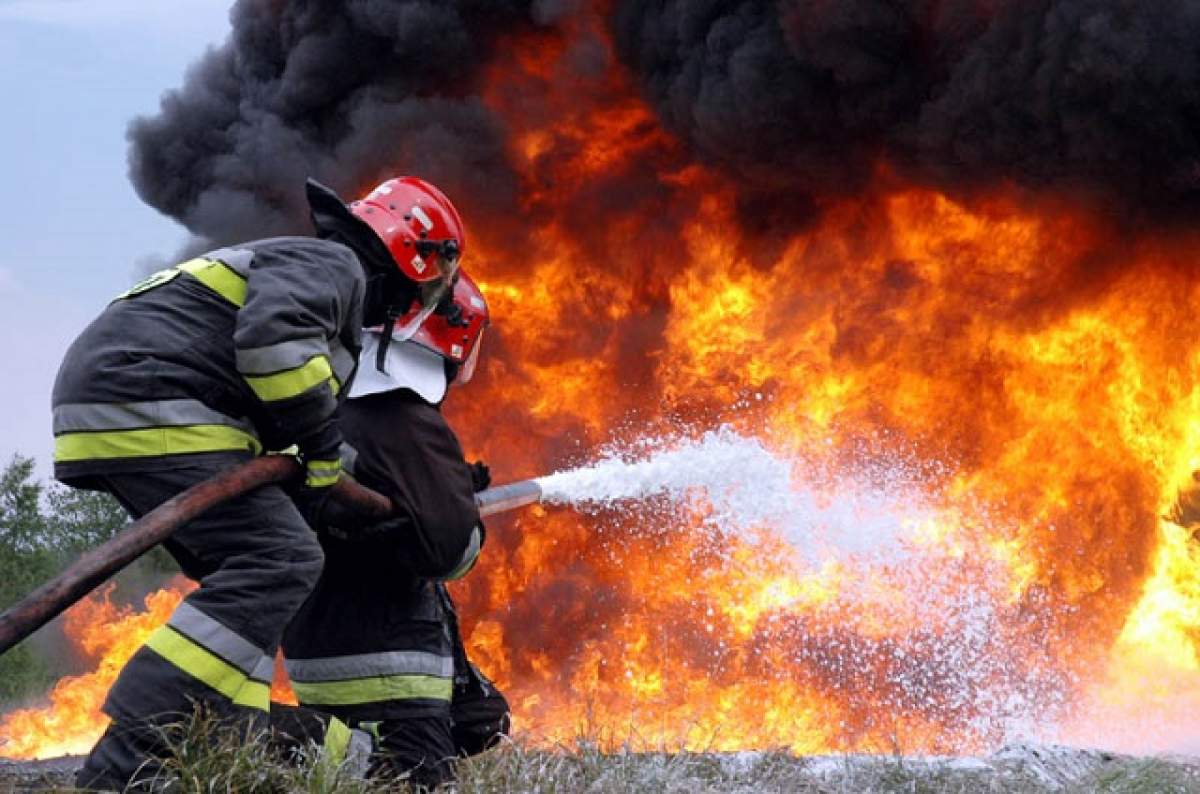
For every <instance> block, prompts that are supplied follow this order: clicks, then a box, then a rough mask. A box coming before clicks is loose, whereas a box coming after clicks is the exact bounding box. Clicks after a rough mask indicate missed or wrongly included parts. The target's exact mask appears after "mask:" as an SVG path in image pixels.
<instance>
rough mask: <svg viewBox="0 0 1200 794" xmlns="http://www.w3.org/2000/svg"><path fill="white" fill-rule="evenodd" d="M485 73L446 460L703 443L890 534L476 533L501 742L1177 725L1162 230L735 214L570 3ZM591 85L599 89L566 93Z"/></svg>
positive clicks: (1191, 458) (45, 749)
mask: <svg viewBox="0 0 1200 794" xmlns="http://www.w3.org/2000/svg"><path fill="white" fill-rule="evenodd" d="M498 50H499V51H502V52H505V53H511V57H504V58H501V59H499V60H498V61H497V62H496V63H495V64H493V66H492V67H490V69H489V71H488V72H487V74H486V78H485V80H484V81H483V84H482V86H481V89H480V90H481V96H482V98H483V101H484V102H485V104H486V105H487V106H488V107H489V108H490V109H492V110H494V111H495V112H496V113H497V114H499V115H500V116H501V117H502V118H503V119H504V121H505V122H506V124H507V126H508V128H509V131H510V139H509V147H510V152H509V159H510V161H511V163H512V164H513V166H514V168H515V169H516V171H517V175H518V177H519V182H520V206H519V207H517V208H515V210H514V211H512V212H510V213H504V214H496V215H494V216H488V215H482V216H477V217H470V218H469V219H468V222H469V226H470V229H471V244H470V251H469V253H468V262H467V264H466V267H467V268H468V269H470V270H471V271H472V273H473V274H474V275H476V276H477V277H478V278H479V280H480V282H481V284H482V286H483V287H484V290H485V292H486V294H487V296H488V299H489V301H490V303H491V307H492V312H493V316H494V317H495V319H496V324H495V328H494V332H490V333H489V336H488V339H487V342H486V344H487V345H488V348H487V350H486V351H485V361H484V363H483V366H482V368H481V371H480V374H479V375H478V376H477V379H476V381H475V382H474V383H472V384H471V385H470V386H468V387H467V388H466V389H464V390H462V391H460V392H456V393H455V394H454V395H453V396H452V397H451V398H450V399H449V400H448V402H447V412H448V413H449V414H450V416H451V420H452V422H453V423H454V424H455V426H456V427H457V428H458V430H459V433H460V435H461V436H462V437H463V439H464V441H465V442H466V443H467V444H468V446H469V448H470V449H471V450H472V453H473V455H477V456H479V457H482V458H484V459H486V460H488V462H489V463H490V464H491V466H492V469H493V471H495V472H496V473H497V475H498V476H499V477H502V478H503V479H517V478H521V477H530V476H537V475H541V474H545V473H547V472H549V471H551V470H554V469H559V468H563V467H565V466H569V465H572V464H574V463H578V462H580V461H585V460H587V459H588V458H589V457H590V456H591V454H592V452H593V451H594V450H596V449H597V448H599V447H600V446H602V445H604V444H609V443H612V442H621V441H630V440H633V439H636V438H639V437H642V436H644V435H661V436H668V437H669V436H671V435H672V434H675V435H676V436H678V435H684V436H686V435H688V434H689V433H696V432H700V431H703V430H707V429H710V428H713V427H717V426H720V425H725V426H728V427H730V428H733V429H734V430H735V431H737V432H739V433H742V434H745V435H748V436H753V437H756V438H759V439H761V440H762V441H763V442H764V443H765V444H767V445H768V446H770V447H771V449H772V450H773V451H774V452H775V453H777V454H778V455H779V456H781V457H783V458H785V459H787V460H789V461H791V462H792V465H793V471H792V477H793V481H794V483H796V486H797V488H803V489H808V490H809V491H811V493H812V494H813V499H814V500H815V502H817V503H820V504H823V505H833V506H837V505H841V504H847V503H852V502H854V500H855V499H857V498H859V497H861V496H863V495H867V496H872V497H873V498H874V496H876V495H879V494H882V495H883V496H882V497H880V498H881V499H882V500H883V501H884V502H886V506H885V507H886V509H885V510H884V512H885V513H887V518H888V521H887V522H883V523H880V522H878V521H875V520H874V519H872V518H871V517H870V516H867V515H865V514H864V515H863V516H859V517H855V516H853V515H851V516H850V517H849V518H848V519H846V520H847V521H848V522H849V525H850V528H851V529H853V528H854V526H856V524H855V522H856V521H860V520H861V525H860V526H861V527H862V528H863V529H862V531H861V532H859V533H857V534H855V533H853V532H851V533H850V536H851V539H852V540H853V541H854V543H853V544H850V545H846V544H844V543H842V544H841V545H839V542H835V541H831V540H828V539H825V538H823V537H822V535H821V531H822V528H821V527H820V526H816V525H814V526H812V527H809V528H808V529H809V530H811V531H806V533H802V534H800V535H799V536H797V535H794V534H793V535H788V534H787V533H784V532H782V531H780V529H779V528H778V527H774V526H769V525H764V526H754V527H746V528H740V531H737V532H713V531H711V528H710V527H709V525H708V524H707V522H706V521H705V508H704V506H703V505H689V506H687V507H682V508H677V509H656V510H654V511H653V512H651V511H643V510H639V509H630V510H622V509H614V510H609V511H604V512H601V513H599V514H597V515H582V514H580V513H577V512H575V511H571V510H567V509H564V508H535V509H531V510H528V511H525V512H523V513H521V514H519V515H516V516H510V517H497V518H496V519H493V520H491V521H490V522H489V534H488V542H487V545H486V548H485V552H484V555H483V561H482V562H481V564H480V566H479V567H478V568H477V569H476V571H475V572H474V573H472V575H471V576H470V577H468V579H467V580H466V581H464V582H462V583H461V584H458V585H456V586H455V588H456V596H457V597H458V599H459V602H460V613H461V616H462V622H463V628H464V631H465V634H466V637H467V640H468V646H469V650H470V652H471V654H472V656H473V658H475V660H476V661H478V662H479V663H480V665H481V666H482V667H483V668H484V669H485V671H487V672H488V673H489V675H491V676H493V677H494V678H495V679H496V681H497V683H498V684H499V685H500V686H501V688H503V689H504V690H505V691H506V693H507V694H508V696H509V700H510V702H511V703H512V705H513V708H514V722H515V724H516V725H517V726H518V727H519V729H520V730H521V731H523V732H524V735H525V736H527V737H530V738H531V739H533V740H535V741H546V742H554V741H561V740H567V741H569V740H571V739H573V738H576V737H579V736H584V737H586V738H588V739H591V740H597V741H600V742H602V743H604V744H605V745H617V744H622V743H626V742H629V743H633V744H635V745H638V746H650V747H668V748H678V747H687V748H691V749H695V750H706V749H746V748H769V747H784V748H789V749H791V750H793V751H796V752H801V753H809V752H831V751H834V752H843V751H886V752H892V751H895V750H901V751H905V752H946V753H951V752H953V753H958V752H970V751H978V750H981V749H986V748H988V747H994V746H996V745H997V744H998V743H999V742H1001V741H1003V740H1005V739H1006V738H1009V737H1012V736H1014V735H1028V734H1030V733H1033V734H1035V736H1042V737H1047V738H1060V739H1066V740H1070V741H1077V742H1081V743H1089V744H1090V743H1100V744H1106V745H1109V746H1112V747H1115V748H1130V749H1142V750H1147V749H1148V750H1160V749H1168V748H1175V747H1178V744H1179V739H1180V738H1181V737H1182V738H1185V739H1187V738H1191V739H1194V738H1195V737H1196V736H1197V735H1200V717H1197V715H1198V714H1200V708H1198V706H1200V703H1197V702H1196V700H1197V699H1196V697H1195V696H1194V693H1196V692H1200V661H1198V660H1200V654H1198V651H1197V645H1196V643H1197V637H1198V636H1200V635H1198V632H1200V550H1198V546H1197V540H1196V537H1195V534H1194V532H1195V525H1196V524H1197V522H1196V521H1195V520H1194V517H1193V518H1191V519H1188V518H1185V517H1181V516H1179V515H1175V514H1172V513H1171V509H1172V506H1173V505H1174V504H1175V503H1176V501H1177V500H1178V499H1179V497H1180V493H1181V489H1186V488H1187V487H1189V484H1190V483H1191V482H1192V479H1191V473H1192V472H1193V471H1194V470H1196V469H1198V468H1200V422H1197V421H1196V417H1197V416H1200V324H1197V323H1196V322H1195V318H1194V315H1195V307H1196V306H1197V305H1200V281H1198V280H1197V278H1196V269H1195V266H1194V264H1192V260H1193V259H1194V254H1193V252H1194V251H1195V250H1196V248H1197V245H1198V244H1200V239H1197V236H1196V234H1195V233H1194V232H1192V231H1189V230H1186V229H1180V228H1172V227H1146V228H1135V227H1133V226H1132V224H1127V223H1125V224H1123V223H1117V222H1114V220H1113V219H1111V218H1108V217H1106V216H1104V215H1103V214H1102V213H1101V212H1100V210H1098V209H1096V208H1094V207H1091V206H1090V205H1088V204H1085V203H1083V202H1082V201H1077V200H1074V199H1072V197H1070V196H1064V195H1060V194H1056V193H1054V192H1053V191H1047V192H1046V193H1045V194H1042V195H1032V194H1030V193H1028V192H1019V191H1017V190H1015V189H1013V188H1011V187H1008V186H1004V185H997V186H995V187H994V188H993V189H992V190H990V191H986V192H977V193H975V194H972V195H970V196H965V197H964V196H961V195H952V194H949V193H944V192H940V191H937V190H934V189H931V188H928V187H922V186H917V185H913V184H910V183H909V182H907V181H906V180H905V177H904V175H903V171H902V169H900V168H898V167H894V166H893V165H892V164H889V163H884V162H881V163H879V164H878V165H877V167H876V169H875V172H874V177H873V179H872V181H871V183H870V184H869V185H868V186H867V187H866V188H864V189H863V190H862V191H860V192H859V193H858V194H857V195H855V196H852V197H846V195H845V191H844V190H840V189H839V190H834V189H831V190H830V197H829V198H818V199H816V200H815V201H814V205H813V206H811V207H780V206H776V205H772V204H770V203H769V202H768V203H766V204H763V203H762V202H754V201H751V202H747V201H744V200H743V198H744V197H742V196H741V194H740V192H739V184H738V183H737V177H736V175H730V174H728V173H725V172H722V171H719V170H716V169H714V168H709V167H706V166H703V165H698V164H696V163H695V162H694V160H693V158H692V156H691V155H690V153H689V152H688V151H687V148H686V147H685V145H684V144H683V143H681V142H680V141H679V140H677V139H676V138H675V137H674V136H673V135H672V134H671V133H670V131H669V130H666V129H664V128H663V126H662V125H661V124H660V123H659V121H658V119H657V117H656V116H655V114H654V113H653V112H652V110H651V109H650V108H649V107H648V106H647V105H646V104H645V103H644V102H643V101H642V100H641V99H640V98H639V96H638V93H637V90H636V88H635V87H634V85H633V84H632V81H631V79H630V78H629V76H628V75H626V74H625V73H624V72H622V71H621V70H620V69H619V68H617V67H616V66H614V65H613V63H614V59H613V57H612V50H611V44H610V43H609V41H608V38H607V35H606V33H605V28H604V25H603V23H602V22H601V21H600V14H599V12H598V11H597V12H594V13H592V14H591V15H588V14H586V13H585V14H580V15H579V16H578V17H577V18H573V19H572V21H570V22H569V23H567V24H566V25H565V26H564V27H561V28H557V29H553V30H551V29H546V30H538V31H532V32H524V33H521V34H518V35H513V36H510V37H509V39H508V40H507V41H505V42H504V43H503V46H500V47H498ZM588 59H591V60H594V61H597V62H600V63H602V64H604V65H605V67H604V68H597V69H594V70H592V71H591V72H589V73H588V74H587V75H585V76H584V77H582V78H581V77H580V70H579V69H572V68H568V64H570V63H577V62H579V61H580V60H588ZM803 518H804V517H803V516H801V517H798V520H799V521H800V524H801V525H803V521H802V520H801V519H803ZM885 525H886V527H887V529H886V531H884V530H881V529H879V527H881V526H885ZM92 608H95V605H92V606H88V605H84V606H81V607H80V609H81V610H87V609H92ZM127 619H129V620H132V619H133V618H132V617H128V618H127ZM89 622H93V621H89ZM110 622H111V621H110ZM153 622H155V621H154V620H152V619H147V620H146V623H147V625H149V624H151V623H153ZM113 625H114V627H116V626H119V625H120V624H115V623H114V624H113ZM139 625H140V624H139ZM140 630H141V629H140V628H139V631H140ZM146 630H148V628H147V629H146ZM118 632H119V633H120V632H124V633H126V634H128V635H129V644H128V645H125V644H122V646H121V647H122V648H126V649H127V650H123V651H121V652H120V653H118V652H114V653H113V655H112V658H111V660H110V658H109V657H108V656H106V657H105V658H104V661H103V662H102V663H101V672H98V673H97V674H96V677H97V678H96V680H94V681H93V683H94V685H95V686H94V690H95V691H94V692H93V693H92V694H90V695H89V696H88V697H89V698H90V699H87V700H83V699H81V702H82V703H83V704H84V707H85V708H86V709H90V710H91V711H92V712H93V716H92V717H91V719H92V722H90V723H89V725H90V726H91V727H89V728H88V729H87V730H89V731H91V733H89V734H88V737H89V738H88V739H87V740H81V741H82V744H74V745H71V744H68V743H60V744H58V745H56V746H54V747H50V746H49V745H40V744H38V741H40V740H38V739H33V738H31V739H30V743H29V744H25V743H24V742H25V740H26V737H27V736H29V737H32V736H34V732H35V730H40V729H35V727H34V723H33V722H28V723H18V722H17V720H30V719H31V718H30V717H29V716H27V715H28V714H29V713H28V712H21V713H18V714H15V715H10V716H9V717H7V718H6V722H5V724H4V726H3V728H0V732H2V733H3V735H5V736H7V737H9V742H10V745H9V747H8V748H6V749H5V753H6V754H10V755H12V754H17V753H29V754H33V753H37V754H53V753H55V752H62V751H65V750H67V749H76V750H78V749H82V748H83V747H86V745H87V743H88V742H90V740H91V738H94V735H95V733H96V732H97V731H98V728H97V726H98V725H100V724H101V723H99V722H98V721H96V719H97V718H95V717H94V713H95V707H96V704H97V703H98V702H99V698H100V696H101V695H100V693H102V691H103V689H104V688H105V686H106V685H107V682H108V681H110V680H111V674H112V672H113V671H115V669H116V666H118V665H119V663H120V660H121V659H123V658H124V657H123V656H121V653H124V654H126V655H127V653H128V651H129V650H131V649H132V647H133V646H134V645H136V643H137V641H138V639H140V636H141V635H140V634H138V635H136V636H135V632H134V630H133V628H132V627H123V626H122V627H120V628H119V629H118ZM105 647H107V646H105ZM110 668H111V669H110ZM105 671H107V673H105ZM102 673H104V674H106V675H107V677H106V678H103V677H102ZM66 683H68V682H64V683H63V684H60V687H59V689H64V692H65V689H66V687H65V685H66ZM57 693H58V689H56V690H55V693H54V697H55V698H56V702H57V698H58V694H57ZM63 697H64V699H65V698H66V695H65V694H64V695H63ZM64 713H65V712H64ZM56 719H63V720H66V719H67V718H66V717H62V718H58V717H56ZM27 724H28V725H29V727H25V726H26V725H27ZM39 724H44V718H43V723H39ZM1148 725H1149V726H1151V727H1154V726H1157V728H1158V730H1154V729H1148ZM51 730H52V731H53V732H54V733H55V735H56V736H58V735H65V734H64V732H63V730H62V729H59V728H53V729H51ZM81 730H82V729H81ZM43 735H44V731H43ZM81 735H82V734H81ZM18 742H20V743H19V744H18ZM12 748H17V749H16V750H15V751H14V749H12ZM24 748H30V749H24ZM32 748H37V749H32Z"/></svg>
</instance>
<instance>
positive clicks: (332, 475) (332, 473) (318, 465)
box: [304, 460, 342, 488]
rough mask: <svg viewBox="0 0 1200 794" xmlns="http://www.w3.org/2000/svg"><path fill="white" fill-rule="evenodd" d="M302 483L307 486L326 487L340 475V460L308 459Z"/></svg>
mask: <svg viewBox="0 0 1200 794" xmlns="http://www.w3.org/2000/svg"><path fill="white" fill-rule="evenodd" d="M305 469H306V470H307V472H308V473H307V475H306V476H305V478H304V484H305V485H306V486H308V487H309V488H328V487H329V486H330V485H333V484H334V483H336V482H337V481H338V478H339V477H340V476H341V475H342V462H341V460H310V461H307V462H306V463H305Z"/></svg>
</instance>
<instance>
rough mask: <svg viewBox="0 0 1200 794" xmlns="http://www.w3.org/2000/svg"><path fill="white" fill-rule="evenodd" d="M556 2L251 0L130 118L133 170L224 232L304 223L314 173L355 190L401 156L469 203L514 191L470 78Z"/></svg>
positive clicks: (169, 209)
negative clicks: (508, 37) (147, 107)
mask: <svg viewBox="0 0 1200 794" xmlns="http://www.w3.org/2000/svg"><path fill="white" fill-rule="evenodd" d="M547 5H548V4H547V3H545V2H541V3H531V2H521V1H520V0H510V1H509V2H493V1H492V0H458V2H440V1H439V2H428V1H427V0H408V1H407V2H404V1H401V2H396V1H395V0H348V1H346V2H343V0H291V1H289V2H278V1H277V0H240V1H239V2H238V3H237V4H236V5H235V6H234V7H233V10H232V11H231V22H232V25H233V32H232V34H231V36H230V38H229V40H228V41H226V42H225V43H224V44H223V45H222V46H220V47H219V48H215V49H211V50H209V51H208V52H207V53H206V54H205V56H204V57H203V58H202V59H201V60H200V61H199V62H198V63H196V64H195V65H194V66H193V67H192V68H191V70H190V72H189V74H188V76H187V79H186V81H185V84H184V86H183V88H182V89H180V90H178V91H175V92H172V93H170V94H168V95H167V96H166V97H164V99H163V103H162V112H161V113H160V114H159V115H158V116H156V117H153V118H142V119H138V120H137V121H135V122H134V124H133V125H132V127H131V129H130V132H129V137H130V141H131V144H132V146H131V154H130V170H131V175H132V178H133V181H134V184H135V185H136V187H137V189H138V191H139V193H140V194H141V196H142V198H143V199H145V200H146V201H147V202H148V203H149V204H151V205H153V206H154V207H156V208H158V209H159V210H161V211H163V212H165V213H167V214H168V215H170V216H172V217H174V218H176V219H178V220H179V221H181V222H182V223H183V224H184V225H185V226H187V227H188V229H189V230H191V231H192V232H193V233H195V234H198V235H201V236H203V237H206V238H208V239H210V240H214V241H233V240H238V239H247V238H252V237H261V236H267V235H271V234H280V233H287V232H296V231H303V230H305V229H306V228H307V224H306V222H305V218H306V216H307V213H306V211H305V209H304V206H303V181H304V178H305V177H306V176H312V177H314V178H316V179H319V180H321V181H323V182H326V183H327V184H329V185H331V186H332V187H334V188H335V189H338V190H342V191H354V190H359V189H362V188H363V187H365V186H367V185H369V184H372V183H374V182H376V181H378V180H379V179H380V178H382V177H384V176H388V175H391V172H392V170H393V169H394V168H395V167H396V166H403V167H404V168H405V169H408V170H411V171H414V172H418V173H421V174H422V175H424V176H426V177H428V178H430V179H432V180H434V181H436V182H437V183H438V184H439V185H441V186H443V187H444V188H445V189H447V190H448V191H449V192H450V194H451V195H454V196H455V197H465V200H464V199H459V200H462V201H463V203H464V204H465V205H466V207H467V208H468V209H470V208H475V209H487V208H488V203H489V202H499V203H501V204H504V203H511V200H512V197H513V191H514V184H515V183H514V179H513V175H512V174H511V173H510V172H509V171H508V169H507V167H506V165H505V158H504V155H503V149H504V140H505V134H504V130H503V128H502V126H501V125H500V123H499V122H498V121H497V120H496V119H495V118H494V117H493V116H492V114H491V113H489V111H488V110H487V109H486V108H484V107H483V105H482V104H481V103H480V102H479V100H478V98H477V97H476V96H475V95H474V94H473V91H472V89H473V85H472V80H473V77H474V75H475V73H476V71H477V70H478V67H479V66H480V65H481V64H483V63H486V62H487V61H488V60H489V59H490V58H491V57H492V56H493V52H492V45H493V39H494V35H495V33H496V32H497V31H502V30H506V29H510V28H512V27H513V26H516V25H520V24H528V23H530V22H532V21H537V20H540V19H545V18H547V16H548V14H549V11H548V10H547V9H546V8H545V6H547ZM506 200H507V201H506Z"/></svg>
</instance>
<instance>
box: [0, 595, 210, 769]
mask: <svg viewBox="0 0 1200 794" xmlns="http://www.w3.org/2000/svg"><path fill="white" fill-rule="evenodd" d="M194 587H195V585H194V584H192V583H191V582H189V581H187V580H186V579H183V578H182V577H178V578H177V579H176V581H174V582H173V583H172V584H171V585H170V586H169V587H168V588H166V589H163V590H159V591H156V592H153V593H151V594H149V595H147V596H146V598H145V600H144V606H145V609H144V611H135V610H134V609H133V608H131V607H128V606H120V605H117V604H114V603H113V601H112V599H111V595H112V591H113V586H112V585H108V586H106V587H105V588H103V589H102V590H101V591H99V592H98V593H96V594H94V595H92V596H91V597H89V598H86V599H84V600H83V601H80V602H79V603H77V604H76V605H75V606H73V607H71V608H70V609H69V610H67V612H66V614H65V621H64V632H65V633H66V635H67V637H68V639H69V640H70V641H71V644H72V645H73V646H74V649H75V651H76V652H77V653H79V654H81V655H82V656H83V657H84V658H86V659H88V660H90V661H91V662H92V663H93V664H94V665H95V669H94V670H93V671H92V672H90V673H85V674H84V675H77V676H67V677H65V678H63V679H62V680H60V681H59V682H58V683H57V684H55V685H54V688H53V689H52V690H51V691H50V693H49V695H48V699H49V705H48V706H46V707H43V708H28V709H20V710H18V711H13V712H11V713H9V714H6V715H4V717H3V718H2V719H0V755H3V756H5V757H8V758H52V757H55V756H61V755H73V754H80V753H86V752H87V751H88V750H90V749H91V747H92V745H93V744H95V742H96V740H97V739H98V738H99V737H100V734H102V733H103V732H104V729H105V728H106V727H107V726H108V718H107V717H105V716H104V715H103V714H102V713H101V712H100V706H101V705H102V704H103V702H104V695H105V693H106V692H107V691H108V688H109V687H110V686H111V685H112V683H113V682H114V681H115V680H116V678H117V673H119V672H120V670H121V667H122V666H124V664H125V662H126V661H128V659H129V657H130V656H132V655H133V652H134V651H136V650H137V649H138V647H139V646H140V645H141V644H142V642H143V641H144V640H145V639H146V637H148V636H149V635H150V633H151V632H152V631H154V630H155V629H156V628H158V627H159V626H160V625H162V624H163V623H165V622H166V620H167V618H168V617H170V616H171V612H173V611H174V610H175V607H176V606H178V605H179V602H180V601H182V600H183V597H184V596H185V595H187V593H188V592H189V591H191V590H192V589H193V588H194Z"/></svg>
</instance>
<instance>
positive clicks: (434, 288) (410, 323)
mask: <svg viewBox="0 0 1200 794" xmlns="http://www.w3.org/2000/svg"><path fill="white" fill-rule="evenodd" d="M455 269H456V270H457V266H456V268H455ZM450 294H452V293H451V286H450V282H449V281H446V280H445V279H440V278H439V279H435V280H434V281H426V282H425V283H424V284H421V285H420V286H419V287H418V291H417V298H416V299H417V300H418V301H419V302H420V304H421V305H420V307H419V308H418V309H417V311H415V312H412V313H410V314H408V315H407V316H406V317H404V318H403V319H402V320H401V321H398V322H397V323H396V326H395V327H394V328H393V329H392V339H395V340H396V341H397V342H407V341H408V340H410V339H412V338H413V335H414V334H416V333H417V331H418V330H419V329H420V327H421V325H422V324H424V322H425V321H426V320H428V319H429V315H431V314H433V313H434V312H435V311H437V308H438V305H439V304H441V302H442V301H443V300H445V299H446V297H447V296H449V295H450Z"/></svg>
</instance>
